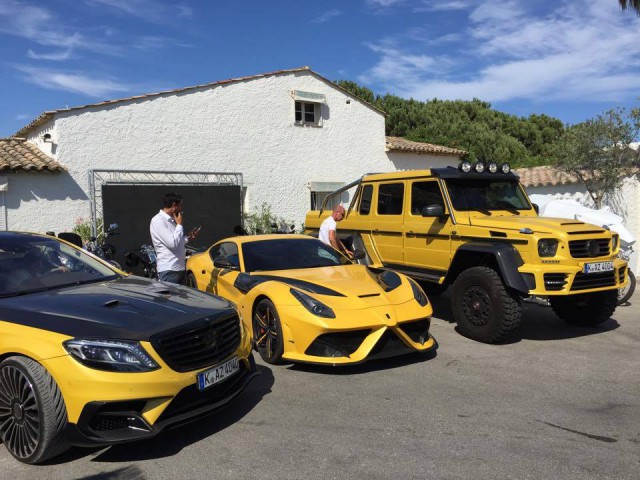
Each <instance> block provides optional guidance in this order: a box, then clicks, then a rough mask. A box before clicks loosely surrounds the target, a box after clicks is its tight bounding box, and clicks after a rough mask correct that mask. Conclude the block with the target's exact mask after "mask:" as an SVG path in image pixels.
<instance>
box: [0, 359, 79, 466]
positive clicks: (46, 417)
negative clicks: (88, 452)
mask: <svg viewBox="0 0 640 480" xmlns="http://www.w3.org/2000/svg"><path fill="white" fill-rule="evenodd" d="M66 426H67V408H66V406H65V404H64V399H63V398H62V393H61V392H60V389H59V388H58V385H57V384H56V382H55V380H54V379H53V377H51V375H50V374H49V372H47V370H46V369H45V368H44V367H43V366H42V365H40V364H39V363H38V362H36V361H34V360H31V359H30V358H26V357H18V356H15V357H9V358H7V359H6V360H4V361H3V362H2V363H1V364H0V436H1V437H2V443H4V445H5V447H6V448H7V450H8V451H9V453H10V454H11V455H13V456H14V457H15V458H16V459H18V460H19V461H21V462H23V463H27V464H30V465H33V464H37V463H42V462H44V461H45V460H47V459H49V458H52V457H54V456H56V455H59V454H60V453H62V452H63V451H65V450H67V448H69V445H68V443H67V442H66V439H65V428H66Z"/></svg>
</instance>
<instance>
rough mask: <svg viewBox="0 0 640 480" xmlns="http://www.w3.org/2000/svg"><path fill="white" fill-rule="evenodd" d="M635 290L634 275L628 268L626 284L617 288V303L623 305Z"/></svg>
mask: <svg viewBox="0 0 640 480" xmlns="http://www.w3.org/2000/svg"><path fill="white" fill-rule="evenodd" d="M635 290H636V276H635V275H634V274H633V272H632V271H631V270H629V282H628V283H627V286H626V287H624V288H621V289H620V290H618V305H624V304H625V303H627V302H628V301H629V299H630V298H631V295H633V292H635Z"/></svg>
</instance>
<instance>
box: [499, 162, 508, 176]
mask: <svg viewBox="0 0 640 480" xmlns="http://www.w3.org/2000/svg"><path fill="white" fill-rule="evenodd" d="M500 171H501V172H502V173H509V172H510V171H511V165H509V164H508V163H506V162H505V163H503V164H502V165H500Z"/></svg>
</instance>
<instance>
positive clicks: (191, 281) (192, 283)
mask: <svg viewBox="0 0 640 480" xmlns="http://www.w3.org/2000/svg"><path fill="white" fill-rule="evenodd" d="M184 284H185V285H186V286H187V287H191V288H195V289H196V290H197V289H198V283H197V282H196V277H195V276H194V275H193V273H191V272H189V273H187V278H186V280H185V283H184Z"/></svg>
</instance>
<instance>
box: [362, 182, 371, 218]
mask: <svg viewBox="0 0 640 480" xmlns="http://www.w3.org/2000/svg"><path fill="white" fill-rule="evenodd" d="M372 196H373V185H365V186H364V188H363V189H362V199H361V200H360V210H359V212H360V215H369V212H370V211H371V197H372Z"/></svg>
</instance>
